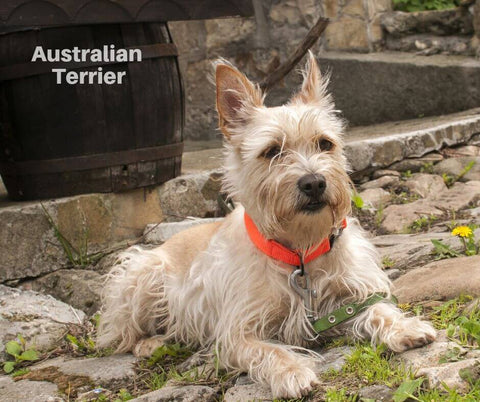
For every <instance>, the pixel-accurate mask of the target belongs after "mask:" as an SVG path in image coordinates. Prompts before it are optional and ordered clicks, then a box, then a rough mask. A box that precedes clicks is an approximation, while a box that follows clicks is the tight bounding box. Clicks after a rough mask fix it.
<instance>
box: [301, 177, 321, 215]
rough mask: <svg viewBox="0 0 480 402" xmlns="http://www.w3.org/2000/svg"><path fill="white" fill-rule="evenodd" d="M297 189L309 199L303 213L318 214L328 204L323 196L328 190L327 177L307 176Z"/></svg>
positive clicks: (303, 207) (302, 179) (302, 178)
mask: <svg viewBox="0 0 480 402" xmlns="http://www.w3.org/2000/svg"><path fill="white" fill-rule="evenodd" d="M297 187H298V189H299V190H300V192H301V193H302V194H303V195H305V196H307V197H308V199H309V201H308V202H307V203H306V204H305V205H303V206H302V208H301V210H302V211H308V212H316V211H319V210H320V209H322V208H323V207H324V206H325V204H326V203H325V201H324V200H323V194H324V193H325V189H326V188H327V180H326V179H325V176H323V175H321V174H307V175H305V176H302V177H301V178H300V179H299V180H298V182H297Z"/></svg>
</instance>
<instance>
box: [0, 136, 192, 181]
mask: <svg viewBox="0 0 480 402" xmlns="http://www.w3.org/2000/svg"><path fill="white" fill-rule="evenodd" d="M182 153H183V142H179V143H176V144H167V145H160V146H156V147H148V148H139V149H132V150H127V151H118V152H108V153H103V154H94V155H83V156H72V157H68V158H58V159H46V160H34V161H22V162H10V161H8V162H7V161H0V173H1V174H4V175H14V176H19V175H28V174H35V175H38V174H46V173H59V172H72V171H79V170H90V169H100V168H106V167H111V166H122V165H128V164H131V163H137V162H149V161H155V160H160V159H167V158H172V157H181V156H182Z"/></svg>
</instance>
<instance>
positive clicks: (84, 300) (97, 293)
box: [20, 269, 104, 315]
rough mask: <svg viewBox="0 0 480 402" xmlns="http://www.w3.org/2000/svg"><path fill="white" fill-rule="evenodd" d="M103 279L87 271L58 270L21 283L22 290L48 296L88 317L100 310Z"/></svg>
mask: <svg viewBox="0 0 480 402" xmlns="http://www.w3.org/2000/svg"><path fill="white" fill-rule="evenodd" d="M103 282H104V279H103V278H102V277H101V275H100V274H99V273H98V272H95V271H92V270H88V269H60V270H58V271H55V272H52V273H50V274H47V275H44V276H40V277H38V278H35V279H32V280H27V281H24V282H22V284H21V286H20V288H21V289H23V290H34V291H36V292H40V293H44V294H49V295H51V296H53V297H55V298H56V299H58V300H61V301H63V302H64V303H67V304H69V305H70V306H72V307H75V308H78V309H79V310H82V311H83V312H85V313H86V314H88V315H93V314H95V313H96V312H97V311H98V310H100V306H101V303H100V297H101V293H102V289H103Z"/></svg>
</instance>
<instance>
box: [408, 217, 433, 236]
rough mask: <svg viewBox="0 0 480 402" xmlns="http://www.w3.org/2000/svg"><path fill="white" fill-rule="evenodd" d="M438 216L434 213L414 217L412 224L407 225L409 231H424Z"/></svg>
mask: <svg viewBox="0 0 480 402" xmlns="http://www.w3.org/2000/svg"><path fill="white" fill-rule="evenodd" d="M436 220H438V218H437V217H436V216H435V215H423V216H421V217H420V218H418V219H415V220H414V221H413V222H412V224H411V225H410V226H409V227H408V230H409V231H410V233H412V232H413V233H418V232H425V231H428V230H430V226H431V225H432V223H434V222H435V221H436Z"/></svg>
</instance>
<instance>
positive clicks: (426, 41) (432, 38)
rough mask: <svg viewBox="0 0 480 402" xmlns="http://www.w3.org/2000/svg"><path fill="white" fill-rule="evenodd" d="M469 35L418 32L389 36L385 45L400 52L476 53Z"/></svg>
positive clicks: (423, 53) (468, 54) (425, 53)
mask: <svg viewBox="0 0 480 402" xmlns="http://www.w3.org/2000/svg"><path fill="white" fill-rule="evenodd" d="M470 43H471V38H470V37H469V36H458V35H451V36H437V35H428V34H417V35H408V36H401V37H395V36H387V38H386V41H385V47H386V48H387V49H388V50H394V51H399V52H415V53H417V54H420V55H426V56H430V55H432V54H439V53H441V54H453V55H465V56H473V55H475V49H473V48H472V47H471V45H470Z"/></svg>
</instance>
